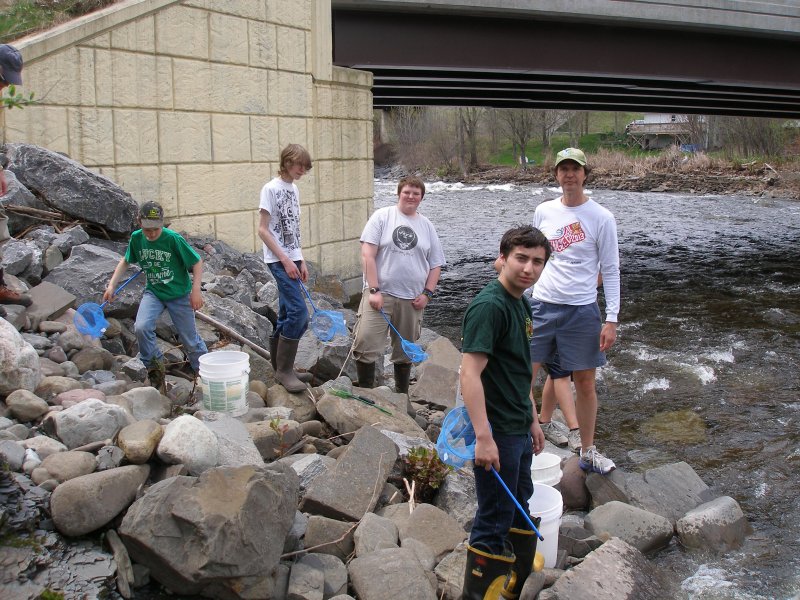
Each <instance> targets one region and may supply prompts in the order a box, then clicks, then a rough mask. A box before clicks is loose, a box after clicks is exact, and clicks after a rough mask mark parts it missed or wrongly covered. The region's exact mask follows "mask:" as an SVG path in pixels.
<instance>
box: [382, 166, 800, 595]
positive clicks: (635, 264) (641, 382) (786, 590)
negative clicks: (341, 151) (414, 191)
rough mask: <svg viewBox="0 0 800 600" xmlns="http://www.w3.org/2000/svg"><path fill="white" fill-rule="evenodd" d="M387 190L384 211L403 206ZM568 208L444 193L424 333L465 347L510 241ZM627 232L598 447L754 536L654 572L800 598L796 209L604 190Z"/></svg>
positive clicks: (600, 193)
mask: <svg viewBox="0 0 800 600" xmlns="http://www.w3.org/2000/svg"><path fill="white" fill-rule="evenodd" d="M395 185H396V183H390V182H386V181H382V180H376V182H375V206H376V208H377V207H380V206H386V205H389V204H393V203H395V202H396V196H395ZM558 195H559V193H558V192H557V190H554V189H550V188H542V187H538V186H527V185H526V186H516V185H511V184H508V185H499V186H472V187H470V186H463V185H460V184H443V183H435V184H432V185H431V186H429V189H428V192H427V194H426V195H425V198H424V200H423V202H422V205H421V207H420V211H421V212H422V213H423V214H425V215H426V216H427V217H428V218H429V219H431V221H432V222H433V223H434V225H435V226H436V229H437V231H438V233H439V236H440V238H441V240H442V244H443V245H444V249H445V254H446V256H447V261H448V266H447V267H446V269H445V271H444V272H443V275H442V281H441V283H440V285H439V289H438V291H437V295H436V297H435V300H434V302H433V303H432V304H431V305H430V307H429V308H428V309H427V311H426V314H425V326H427V327H429V328H432V329H434V330H436V331H438V332H439V333H441V334H442V335H446V336H448V337H449V338H450V339H452V340H453V342H454V343H456V345H460V344H459V328H460V320H461V317H462V315H463V313H464V309H465V308H466V306H467V304H468V303H469V301H470V300H471V299H472V297H473V296H474V295H475V294H476V293H477V291H478V290H479V289H480V288H481V287H483V286H484V285H485V284H486V283H487V282H488V281H490V280H491V278H493V277H494V276H495V274H494V271H493V268H492V263H493V261H494V259H495V258H496V256H497V251H498V245H499V239H500V236H501V234H502V233H503V232H504V231H505V230H506V229H508V228H509V227H511V226H512V225H515V224H518V223H528V222H530V219H531V217H532V215H533V210H534V208H535V207H536V205H537V204H539V203H540V202H542V201H544V200H548V199H551V198H555V197H557V196H558ZM592 197H593V198H594V200H596V201H597V202H599V203H600V204H602V205H603V206H605V207H606V208H608V209H609V210H611V211H612V212H613V213H614V215H615V216H616V218H617V225H618V229H619V241H620V254H621V270H622V309H621V312H620V321H621V322H620V327H619V332H618V339H617V343H616V345H615V346H614V348H612V350H611V352H609V354H608V359H609V364H608V365H607V366H606V367H604V368H602V369H599V370H598V396H599V400H600V410H599V413H598V426H597V440H598V445H599V446H600V447H601V449H602V450H603V452H604V453H606V454H608V455H609V456H610V457H611V458H613V459H614V461H615V462H616V463H617V465H618V466H619V467H620V468H623V469H626V470H630V471H636V470H643V469H645V468H649V467H652V466H657V465H659V464H664V463H667V462H675V461H686V462H687V463H689V464H690V465H692V467H693V468H694V469H695V470H696V471H697V473H698V474H699V475H700V477H701V478H702V479H703V480H704V481H705V482H706V483H707V484H708V485H709V486H711V487H712V488H713V489H714V490H715V491H716V492H717V493H718V494H719V495H729V496H731V497H733V498H734V499H736V500H737V501H738V502H739V504H740V505H741V507H742V509H743V510H744V512H745V514H746V516H747V518H748V519H749V521H750V523H751V525H752V527H753V530H754V533H753V535H752V536H750V537H749V538H748V539H747V541H746V543H745V544H744V545H743V547H742V548H740V549H739V550H736V551H733V552H729V553H727V554H724V555H722V556H717V557H714V556H705V555H701V554H697V553H692V552H687V551H685V550H683V549H682V548H681V547H680V546H679V545H677V544H673V545H672V546H670V548H668V549H667V550H664V551H662V552H661V553H659V554H658V555H657V556H655V557H654V560H655V561H656V563H657V564H659V565H660V566H661V567H663V568H664V569H667V570H668V571H669V572H671V573H673V574H674V577H675V579H676V582H679V584H680V589H681V590H682V591H681V594H682V596H681V597H683V598H690V599H696V600H712V599H713V600H723V599H726V600H727V599H737V600H738V599H742V600H744V599H768V598H769V599H772V598H776V599H781V600H788V599H797V598H800V500H798V493H800V483H798V481H797V479H798V475H799V474H800V397H798V390H799V389H800V375H798V362H800V262H798V260H797V255H798V252H797V248H798V244H800V203H797V202H792V201H784V200H773V199H753V198H745V197H733V196H683V195H673V194H649V193H631V192H615V191H607V190H594V191H593V193H592Z"/></svg>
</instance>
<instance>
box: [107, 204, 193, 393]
mask: <svg viewBox="0 0 800 600" xmlns="http://www.w3.org/2000/svg"><path fill="white" fill-rule="evenodd" d="M139 224H140V225H141V229H137V230H136V231H134V232H133V233H132V234H131V239H130V242H129V243H128V250H127V251H126V252H125V257H124V258H123V259H121V260H120V261H119V264H118V265H117V268H116V269H114V274H113V275H112V276H111V281H109V282H108V286H107V288H106V291H105V293H104V294H103V300H112V299H113V298H114V290H116V289H117V282H118V281H119V279H120V278H121V277H122V274H123V273H125V271H126V270H127V269H128V266H129V265H130V264H138V265H139V266H140V267H141V268H142V270H143V271H144V272H145V276H146V277H147V285H146V287H145V290H144V295H143V296H142V300H141V302H140V303H139V311H138V312H137V313H136V325H135V331H136V340H137V341H138V343H139V356H140V357H141V359H142V362H143V363H144V364H145V365H146V366H147V375H148V377H149V378H150V385H152V386H153V387H154V388H157V389H161V390H162V392H163V391H164V373H165V365H164V356H163V354H162V353H161V350H159V348H158V346H157V345H156V320H157V319H158V317H159V316H160V315H161V313H162V312H164V310H165V309H166V310H167V312H169V316H170V317H171V318H172V323H173V324H174V325H175V328H176V329H177V330H178V337H179V338H180V340H181V343H182V344H183V350H184V352H186V354H187V356H188V357H189V364H190V365H191V367H192V370H193V371H194V372H195V374H197V372H198V371H199V368H200V363H199V359H200V356H202V355H203V354H205V353H206V352H208V349H207V348H206V344H205V342H203V340H202V338H201V337H200V335H199V334H198V333H197V328H196V326H195V322H194V311H196V310H199V309H200V308H202V306H203V296H202V294H201V292H200V283H201V280H202V277H203V261H202V260H201V259H200V255H199V254H197V252H196V251H195V250H194V248H192V247H191V246H190V245H189V244H188V243H187V242H186V240H184V239H183V237H181V236H180V234H178V233H176V232H175V231H172V230H171V229H169V228H167V227H164V209H163V208H161V205H160V204H158V203H157V202H145V203H144V204H143V205H142V206H141V208H140V209H139ZM189 271H191V272H192V277H191V278H190V277H189Z"/></svg>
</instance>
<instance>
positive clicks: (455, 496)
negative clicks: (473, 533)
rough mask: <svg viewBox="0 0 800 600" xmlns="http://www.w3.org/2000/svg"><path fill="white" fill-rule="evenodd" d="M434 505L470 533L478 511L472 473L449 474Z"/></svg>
mask: <svg viewBox="0 0 800 600" xmlns="http://www.w3.org/2000/svg"><path fill="white" fill-rule="evenodd" d="M434 505H435V506H437V507H439V508H440V509H442V510H443V511H444V512H446V513H447V514H448V515H450V516H451V517H453V518H454V519H455V520H456V521H458V523H459V524H460V525H461V527H462V528H463V529H464V531H470V530H471V529H472V521H473V520H474V519H475V511H476V510H478V499H477V497H476V496H475V476H474V475H473V474H472V471H469V470H467V469H458V470H453V471H451V472H450V473H448V474H447V477H445V478H444V481H443V482H442V485H441V486H440V487H439V493H438V494H436V498H435V499H434Z"/></svg>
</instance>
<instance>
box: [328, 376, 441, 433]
mask: <svg viewBox="0 0 800 600" xmlns="http://www.w3.org/2000/svg"><path fill="white" fill-rule="evenodd" d="M353 393H354V394H356V395H360V396H364V397H365V398H367V399H369V400H371V401H373V402H374V403H375V406H370V405H369V404H365V403H363V402H360V401H359V400H354V399H352V398H341V397H339V396H336V395H334V394H332V393H330V392H329V391H327V392H325V394H324V395H323V396H322V398H320V399H319V401H318V402H317V412H318V413H319V414H320V415H322V418H323V419H325V421H326V422H327V423H328V424H329V425H330V426H331V427H333V428H334V429H335V430H336V431H337V432H338V433H347V432H350V431H356V430H358V429H359V428H361V427H363V426H364V425H373V424H375V425H376V426H377V427H379V428H380V429H387V430H389V431H395V432H397V433H404V434H406V435H409V436H412V437H418V438H426V437H427V436H426V435H425V431H423V429H422V428H421V427H420V426H419V425H418V424H417V422H416V421H414V419H412V418H411V417H409V416H408V415H407V414H405V413H404V412H400V411H398V410H397V408H396V407H395V406H394V405H393V404H392V403H390V402H388V401H387V400H386V399H385V398H384V396H383V395H382V394H380V393H378V392H376V391H375V390H369V389H362V388H353ZM376 406H379V407H381V408H382V409H384V410H387V411H389V413H391V414H386V413H385V412H383V411H381V410H378V409H377V408H376Z"/></svg>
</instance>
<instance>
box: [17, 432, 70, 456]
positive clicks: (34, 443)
mask: <svg viewBox="0 0 800 600" xmlns="http://www.w3.org/2000/svg"><path fill="white" fill-rule="evenodd" d="M20 443H21V444H22V447H23V448H26V449H28V448H29V449H31V450H33V451H34V452H36V454H37V455H38V456H39V457H40V458H46V457H48V456H50V455H51V454H55V453H56V452H66V451H67V450H68V448H67V447H66V446H65V445H64V444H62V443H61V442H59V441H58V440H54V439H53V438H51V437H47V436H46V435H37V436H34V437H32V438H28V439H27V440H23V441H22V442H20Z"/></svg>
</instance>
